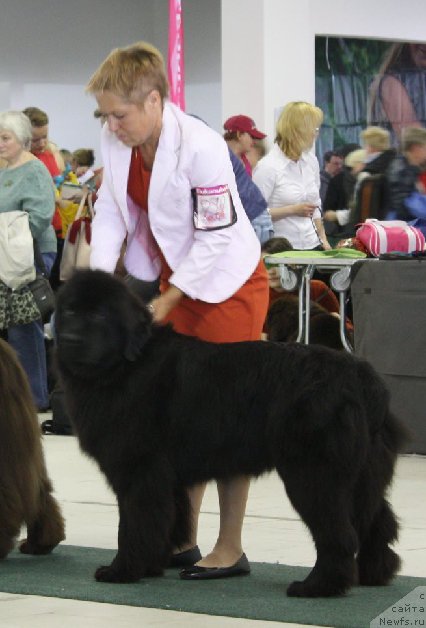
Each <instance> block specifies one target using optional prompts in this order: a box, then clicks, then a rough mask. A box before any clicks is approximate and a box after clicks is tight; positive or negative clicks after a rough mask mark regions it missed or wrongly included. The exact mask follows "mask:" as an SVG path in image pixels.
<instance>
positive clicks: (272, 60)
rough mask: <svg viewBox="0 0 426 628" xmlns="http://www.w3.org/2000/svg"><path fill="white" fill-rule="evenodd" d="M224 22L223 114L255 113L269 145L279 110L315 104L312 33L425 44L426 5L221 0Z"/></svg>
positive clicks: (367, 0) (419, 1)
mask: <svg viewBox="0 0 426 628" xmlns="http://www.w3.org/2000/svg"><path fill="white" fill-rule="evenodd" d="M241 16H243V18H242V17H241ZM222 24H223V28H222V107H223V114H224V117H227V116H228V115H231V114H232V113H233V112H239V113H246V114H247V115H251V116H252V117H253V118H254V120H255V121H256V123H257V126H258V127H259V128H260V129H262V130H264V131H265V132H266V133H267V134H268V143H269V144H270V143H271V142H272V141H273V138H274V126H275V112H276V111H277V109H279V108H280V107H282V106H283V105H284V104H285V103H286V102H288V101H289V100H306V101H309V102H313V101H314V97H315V35H331V36H339V35H340V36H346V37H363V38H364V37H367V38H377V39H390V40H403V41H410V40H412V41H426V27H425V25H426V2H425V1H424V0H405V2H401V0H385V1H382V2H379V1H376V2H373V1H372V0H357V2H350V1H349V0H224V1H223V2H222ZM237 24H239V25H240V26H241V28H236V25H237ZM237 51H240V53H241V54H238V55H237Z"/></svg>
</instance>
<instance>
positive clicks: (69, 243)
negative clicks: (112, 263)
mask: <svg viewBox="0 0 426 628" xmlns="http://www.w3.org/2000/svg"><path fill="white" fill-rule="evenodd" d="M86 201H87V209H86ZM93 216H94V212H93V205H92V194H91V192H90V191H89V190H87V191H86V192H85V193H84V194H83V197H82V199H81V201H80V205H79V208H78V210H77V213H76V215H75V219H74V221H73V222H72V224H71V225H70V227H69V228H68V231H67V235H66V238H65V242H64V249H63V252H62V259H61V263H60V266H59V278H60V280H61V281H66V280H67V279H69V278H70V277H71V276H72V274H73V272H74V270H75V269H76V268H89V266H90V242H91V238H92V219H93Z"/></svg>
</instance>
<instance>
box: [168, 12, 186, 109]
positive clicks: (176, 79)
mask: <svg viewBox="0 0 426 628" xmlns="http://www.w3.org/2000/svg"><path fill="white" fill-rule="evenodd" d="M184 66H185V63H184V55H183V15H182V3H181V0H169V54H168V59H167V70H168V78H169V85H170V100H171V102H172V103H174V104H175V105H177V106H178V107H180V108H181V109H182V111H185V67H184Z"/></svg>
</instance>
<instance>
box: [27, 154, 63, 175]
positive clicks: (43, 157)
mask: <svg viewBox="0 0 426 628" xmlns="http://www.w3.org/2000/svg"><path fill="white" fill-rule="evenodd" d="M33 155H34V157H37V159H40V161H42V162H43V163H44V165H45V166H46V168H47V169H48V171H49V172H50V176H51V177H57V176H58V175H60V174H61V171H60V170H59V168H58V164H57V163H56V159H55V155H54V154H53V153H51V152H50V151H49V150H44V151H42V152H41V153H33Z"/></svg>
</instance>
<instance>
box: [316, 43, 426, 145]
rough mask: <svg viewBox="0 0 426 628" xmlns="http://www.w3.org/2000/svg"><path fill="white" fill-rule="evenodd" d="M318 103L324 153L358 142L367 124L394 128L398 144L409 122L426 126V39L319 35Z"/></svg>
mask: <svg viewBox="0 0 426 628" xmlns="http://www.w3.org/2000/svg"><path fill="white" fill-rule="evenodd" d="M315 103H316V105H318V107H321V109H322V110H323V112H324V124H323V126H322V128H321V133H320V136H319V139H318V147H317V148H318V153H319V154H320V155H322V154H324V152H325V151H326V150H330V149H332V148H338V147H340V146H343V145H344V144H347V143H359V134H360V131H361V130H362V129H365V127H366V126H368V125H378V126H383V127H385V128H387V129H389V131H390V132H391V134H392V139H393V143H394V145H395V146H397V145H398V138H399V136H400V132H401V129H402V128H403V127H404V126H410V125H416V126H418V125H423V126H426V43H424V42H423V43H418V42H417V43H412V42H392V41H383V40H377V39H358V38H357V39H354V38H344V37H324V36H317V37H316V38H315Z"/></svg>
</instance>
